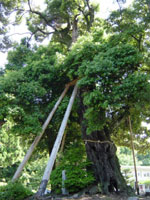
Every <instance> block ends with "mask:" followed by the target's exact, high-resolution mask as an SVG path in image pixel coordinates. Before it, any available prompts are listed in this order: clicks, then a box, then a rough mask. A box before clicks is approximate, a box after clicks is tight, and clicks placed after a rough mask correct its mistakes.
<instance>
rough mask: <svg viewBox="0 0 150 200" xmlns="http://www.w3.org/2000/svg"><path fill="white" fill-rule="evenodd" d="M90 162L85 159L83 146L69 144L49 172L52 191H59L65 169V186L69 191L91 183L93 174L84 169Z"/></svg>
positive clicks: (77, 189) (71, 191)
mask: <svg viewBox="0 0 150 200" xmlns="http://www.w3.org/2000/svg"><path fill="white" fill-rule="evenodd" d="M90 164H91V163H90V162H87V161H86V156H85V149H84V147H83V146H82V145H79V144H78V145H71V146H70V147H69V149H68V150H67V151H66V152H65V154H64V157H63V158H62V159H61V161H59V165H58V166H57V167H56V169H54V170H53V172H52V174H51V179H50V181H51V187H52V191H53V192H55V193H57V194H59V193H61V188H62V171H63V170H66V176H67V180H66V181H65V188H66V189H67V190H68V192H69V193H73V192H78V191H80V190H81V189H83V188H85V187H87V186H88V185H90V184H92V183H93V182H94V176H93V174H92V173H91V172H88V171H87V170H86V168H87V167H88V166H89V165H90Z"/></svg>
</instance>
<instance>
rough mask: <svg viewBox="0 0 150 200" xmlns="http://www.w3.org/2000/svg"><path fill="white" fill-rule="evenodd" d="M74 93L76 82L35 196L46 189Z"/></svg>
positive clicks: (75, 91)
mask: <svg viewBox="0 0 150 200" xmlns="http://www.w3.org/2000/svg"><path fill="white" fill-rule="evenodd" d="M76 94H77V84H76V85H75V87H74V90H73V92H72V95H71V98H70V101H69V104H68V107H67V110H66V112H65V115H64V118H63V121H62V123H61V126H60V129H59V131H58V135H57V138H56V141H55V144H54V146H53V149H52V152H51V155H50V158H49V160H48V163H47V166H46V169H45V172H44V175H43V178H42V181H41V184H40V187H39V190H38V192H37V196H42V195H43V194H44V192H45V189H46V186H47V183H48V180H49V177H50V174H51V171H52V168H53V165H54V162H55V159H56V156H57V152H58V150H59V147H60V144H61V141H62V137H63V134H64V131H65V128H66V125H67V121H68V118H69V115H70V112H71V109H72V105H73V102H74V99H75V96H76Z"/></svg>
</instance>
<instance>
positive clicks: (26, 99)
mask: <svg viewBox="0 0 150 200" xmlns="http://www.w3.org/2000/svg"><path fill="white" fill-rule="evenodd" d="M28 3H29V7H30V11H31V13H32V14H33V15H34V18H33V21H32V24H31V21H30V20H29V21H28V25H29V27H30V30H32V31H33V33H35V35H36V37H41V36H43V35H45V34H49V33H50V32H51V30H50V32H49V31H47V30H46V29H45V28H46V27H47V26H49V27H51V29H52V31H53V32H54V36H53V39H52V42H51V43H50V45H49V46H48V47H45V48H44V47H40V48H38V49H37V50H36V49H34V50H33V52H32V53H31V52H30V51H28V50H27V49H26V48H20V47H19V48H18V47H17V49H16V50H15V51H16V52H17V51H18V52H21V55H22V58H23V59H21V62H19V63H20V64H19V65H20V67H19V66H18V63H17V62H16V60H15V58H16V56H17V55H18V54H17V53H15V51H14V52H13V53H10V54H9V59H10V60H9V63H8V65H7V68H8V70H9V71H7V72H6V73H5V76H4V77H2V78H1V79H0V83H1V84H0V85H1V88H0V90H1V94H2V96H1V98H2V97H3V98H2V102H3V105H4V106H3V108H1V109H2V113H4V114H3V115H2V116H1V118H4V117H5V120H11V121H12V123H13V126H12V129H11V131H13V132H14V133H18V134H20V135H23V136H24V138H26V139H27V138H28V141H31V139H32V138H33V136H34V135H36V134H37V133H38V132H39V131H40V127H41V125H42V123H43V121H44V119H45V118H46V115H47V114H48V112H49V110H50V108H52V106H53V105H54V102H55V101H56V99H57V98H58V96H59V94H60V93H61V91H62V85H64V86H65V84H66V83H68V82H69V81H72V80H74V79H79V80H78V86H79V90H78V98H77V99H76V106H75V107H74V110H73V111H74V112H73V113H74V115H72V116H71V120H72V121H73V120H76V122H77V124H78V126H77V127H78V128H79V127H80V128H81V134H82V138H83V140H84V142H85V146H86V152H87V157H88V159H89V160H90V161H91V162H92V166H91V169H92V170H93V171H94V175H95V178H96V181H97V182H99V183H100V184H101V188H102V192H103V193H109V192H112V191H114V190H115V191H121V192H128V187H127V186H126V183H125V181H124V179H123V177H122V175H121V172H120V167H119V162H118V159H117V157H116V146H115V144H114V142H113V141H112V138H113V137H114V138H117V136H118V135H119V136H120V133H122V132H123V131H126V133H128V131H127V130H128V124H127V119H128V116H129V115H130V116H131V119H132V118H135V116H136V120H137V121H138V123H139V124H141V121H142V120H143V118H144V117H143V115H144V116H146V115H145V113H146V111H147V110H148V109H149V105H148V102H149V98H150V97H149V82H148V79H149V77H148V75H147V74H146V73H145V72H143V69H144V64H145V62H144V59H143V57H144V56H145V51H142V50H141V48H139V43H138V45H137V43H136V44H135V42H134V40H129V37H128V34H122V31H120V32H119V30H117V31H116V32H117V33H114V32H112V35H110V36H109V37H107V38H105V37H104V36H103V31H102V30H101V29H100V27H99V25H100V22H98V21H97V23H96V25H95V27H94V26H93V27H92V24H93V19H94V18H93V13H94V11H93V9H94V7H93V6H92V4H90V2H89V1H81V2H80V5H79V4H77V1H74V2H72V1H67V3H68V4H66V1H61V0H57V1H47V9H46V10H45V12H44V13H39V12H37V11H35V10H33V9H32V7H31V5H30V2H29V1H28ZM64 11H65V12H64ZM119 13H120V12H119ZM81 14H82V17H81V18H80V17H79V16H80V15H81ZM30 17H31V16H30ZM86 17H87V18H86ZM116 18H117V17H116ZM116 18H115V19H116ZM83 19H84V20H83ZM115 19H113V20H114V22H115ZM119 19H120V18H119ZM131 20H132V18H131ZM35 22H36V23H35ZM117 22H118V21H117ZM121 22H122V21H121ZM134 23H135V26H136V20H135V22H134ZM119 26H120V25H118V27H119ZM77 27H80V29H79V28H77ZM112 27H113V26H112ZM126 27H127V26H126ZM79 30H80V32H81V34H82V33H84V34H85V35H86V36H85V37H81V38H79V39H78V41H77V43H76V44H75V45H73V46H72V47H71V48H70V51H68V52H67V50H66V49H67V48H68V47H70V45H71V44H72V42H74V41H75V40H76V39H77V32H78V31H79ZM89 30H90V31H91V33H90V34H87V32H89ZM111 30H112V29H111ZM125 30H126V29H125ZM63 31H67V32H66V34H65V35H64V36H63V34H62V33H63ZM129 31H130V27H129ZM142 31H143V30H142ZM39 32H40V33H42V35H38V33H39ZM109 32H110V29H109ZM143 32H144V31H143ZM74 33H75V37H74V36H73V34H74ZM125 33H126V32H125ZM144 33H145V32H144ZM133 34H134V37H135V38H138V36H139V35H138V32H137V31H136V30H135V32H132V35H133ZM132 35H131V37H132ZM134 37H133V39H135V38H134ZM118 38H119V39H118ZM62 39H63V43H64V44H66V45H67V48H62V46H60V45H59V44H58V42H59V43H61V44H62ZM140 47H141V43H140ZM22 49H25V54H24V51H22ZM26 52H29V54H28V56H27V57H25V56H23V55H26ZM142 53H143V54H142ZM24 58H25V59H24ZM144 58H145V57H144ZM17 60H18V58H17ZM69 94H70V92H69ZM67 102H68V98H67V97H66V98H65V99H64V103H63V104H62V106H61V107H60V109H59V113H57V115H56V118H55V119H56V120H54V121H53V122H52V125H51V126H50V127H49V130H51V134H54V135H55V134H56V130H57V129H56V128H57V127H58V126H59V122H60V121H61V120H60V119H61V118H62V116H63V112H62V111H64V109H65V108H66V104H67ZM10 103H11V105H10ZM4 111H5V112H4ZM71 120H70V122H69V123H71ZM78 128H77V129H78ZM78 130H79V129H78ZM29 133H30V137H29ZM48 136H49V133H48ZM49 138H50V136H49ZM116 140H117V139H116ZM114 141H115V140H114Z"/></svg>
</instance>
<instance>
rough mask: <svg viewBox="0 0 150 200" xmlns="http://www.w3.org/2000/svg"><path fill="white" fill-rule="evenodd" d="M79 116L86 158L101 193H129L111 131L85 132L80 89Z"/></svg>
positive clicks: (84, 108)
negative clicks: (89, 162) (90, 163)
mask: <svg viewBox="0 0 150 200" xmlns="http://www.w3.org/2000/svg"><path fill="white" fill-rule="evenodd" d="M79 99H80V109H79V117H80V124H81V129H82V137H83V140H84V141H85V147H86V153H87V158H88V159H89V161H91V162H92V170H93V172H94V175H95V179H96V182H97V183H100V185H101V189H102V193H104V194H109V193H112V192H114V191H115V192H116V193H117V192H123V193H126V194H129V193H130V192H132V191H131V189H130V188H129V187H127V185H126V182H125V180H124V178H123V176H122V174H121V171H120V165H119V162H118V158H117V156H116V150H117V148H116V146H115V144H114V143H113V142H112V141H111V139H110V135H111V132H110V131H109V130H108V129H107V127H105V128H104V129H103V130H101V131H95V132H92V133H91V134H90V135H88V134H87V126H88V125H87V122H86V119H84V113H85V110H86V107H85V106H84V104H83V99H82V96H81V91H80V94H79Z"/></svg>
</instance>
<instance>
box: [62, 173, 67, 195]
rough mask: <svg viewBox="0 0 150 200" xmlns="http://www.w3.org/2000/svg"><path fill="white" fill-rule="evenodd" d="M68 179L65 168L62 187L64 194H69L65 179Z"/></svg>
mask: <svg viewBox="0 0 150 200" xmlns="http://www.w3.org/2000/svg"><path fill="white" fill-rule="evenodd" d="M66 180H67V177H66V170H63V171H62V188H61V191H62V195H68V194H69V192H68V191H67V189H66V188H65V181H66Z"/></svg>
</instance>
